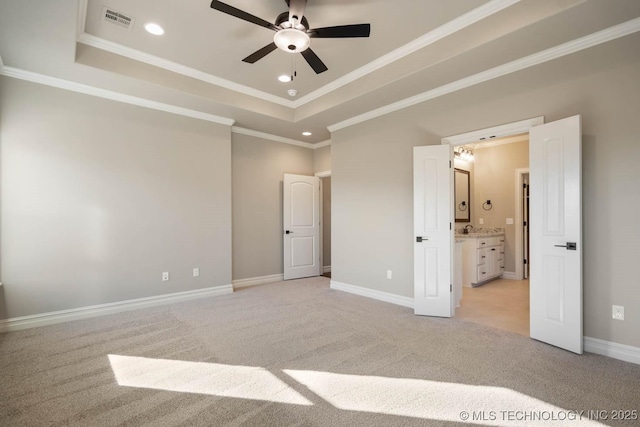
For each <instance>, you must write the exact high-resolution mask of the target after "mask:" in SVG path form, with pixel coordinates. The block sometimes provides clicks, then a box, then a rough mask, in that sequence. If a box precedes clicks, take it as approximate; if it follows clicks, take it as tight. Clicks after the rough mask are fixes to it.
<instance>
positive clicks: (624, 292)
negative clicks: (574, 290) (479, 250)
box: [331, 35, 640, 346]
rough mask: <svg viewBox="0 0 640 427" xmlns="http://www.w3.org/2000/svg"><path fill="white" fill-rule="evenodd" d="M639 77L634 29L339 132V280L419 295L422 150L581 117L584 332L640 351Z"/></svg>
mask: <svg viewBox="0 0 640 427" xmlns="http://www.w3.org/2000/svg"><path fill="white" fill-rule="evenodd" d="M639 75H640V36H638V35H634V36H629V37H626V38H624V39H621V40H619V41H616V42H615V45H614V47H612V44H611V43H608V44H605V45H602V46H599V47H595V48H592V49H589V50H587V51H584V52H580V53H577V54H573V55H570V56H568V57H565V58H563V59H559V60H555V61H553V62H550V63H547V64H544V65H540V66H536V67H534V68H531V69H528V70H525V71H521V72H518V73H515V74H511V75H508V76H505V77H502V78H500V79H497V80H493V81H491V82H487V83H484V84H481V85H477V86H474V87H472V88H468V89H465V90H462V91H459V92H456V93H454V94H450V95H447V96H444V97H441V98H438V99H435V100H432V101H429V102H426V103H423V104H420V105H416V106H413V107H410V108H406V109H404V110H401V111H397V112H394V113H390V114H387V115H385V116H383V117H380V118H377V119H374V120H370V121H367V122H364V123H360V124H358V125H354V126H351V127H349V128H345V129H342V130H339V131H337V132H334V133H333V134H332V136H331V140H332V168H331V169H332V181H333V182H332V184H333V188H332V197H333V216H332V219H333V223H332V226H333V252H332V277H333V279H334V280H336V281H338V282H343V283H347V284H352V285H356V286H361V287H365V288H370V289H374V290H380V291H384V292H389V293H392V294H397V295H402V296H407V297H412V296H413V231H412V230H413V226H412V224H413V192H412V147H413V146H420V145H431V144H439V143H440V139H441V138H442V137H445V136H449V135H456V134H459V133H464V132H468V131H472V130H476V129H483V128H487V127H490V126H496V125H500V124H503V123H509V122H514V121H518V120H522V119H526V118H531V117H536V116H540V115H544V116H545V118H546V121H548V122H550V121H554V120H558V119H561V118H564V117H568V116H572V115H575V114H581V115H582V118H583V159H582V161H583V174H584V179H583V187H584V189H583V197H584V199H583V209H584V223H583V225H584V240H583V242H584V247H585V250H584V314H585V329H584V330H585V335H586V336H590V337H594V338H599V339H603V340H608V341H612V342H617V343H621V344H627V345H632V346H640V334H638V330H640V310H638V307H640V287H639V286H638V285H637V284H638V274H637V271H636V269H635V268H634V266H635V265H636V264H637V253H638V250H637V240H638V236H640V222H638V221H629V212H636V211H638V210H640V196H639V195H640V192H638V190H637V189H638V188H640V173H638V168H637V166H635V163H637V160H638V159H639V158H640V144H638V136H637V135H638V130H637V121H638V111H640V85H639V84H638V76H639ZM387 269H392V270H393V279H392V280H388V279H386V277H385V272H386V270H387ZM612 304H620V305H624V306H625V308H626V309H627V310H626V312H625V321H622V322H621V321H614V320H612V319H611V305H612Z"/></svg>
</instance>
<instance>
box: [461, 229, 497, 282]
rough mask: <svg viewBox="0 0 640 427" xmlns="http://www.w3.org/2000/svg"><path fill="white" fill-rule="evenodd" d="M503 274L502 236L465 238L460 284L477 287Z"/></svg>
mask: <svg viewBox="0 0 640 427" xmlns="http://www.w3.org/2000/svg"><path fill="white" fill-rule="evenodd" d="M502 273H504V234H500V235H492V236H483V237H466V238H464V243H463V246H462V284H463V285H464V286H478V285H482V284H484V283H486V282H488V281H489V280H492V279H496V278H498V277H500V276H502Z"/></svg>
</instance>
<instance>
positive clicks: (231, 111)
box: [0, 0, 640, 143]
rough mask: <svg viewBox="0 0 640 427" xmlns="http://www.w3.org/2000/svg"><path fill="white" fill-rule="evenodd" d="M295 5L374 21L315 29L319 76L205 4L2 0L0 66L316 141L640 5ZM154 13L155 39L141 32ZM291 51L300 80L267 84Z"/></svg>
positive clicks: (268, 14)
mask: <svg viewBox="0 0 640 427" xmlns="http://www.w3.org/2000/svg"><path fill="white" fill-rule="evenodd" d="M225 3H227V4H229V5H232V6H234V7H237V8H239V9H242V10H245V11H247V12H249V13H251V14H253V15H256V16H258V17H260V18H263V19H265V20H267V21H270V22H272V21H274V20H275V18H276V16H277V15H278V14H280V13H282V12H285V11H286V10H287V7H286V3H285V1H284V0H263V1H255V0H226V1H225ZM104 6H108V7H109V8H110V9H113V10H116V11H118V12H121V13H124V14H126V15H129V16H132V17H133V18H135V22H134V24H133V26H132V27H131V28H130V29H125V28H122V27H119V26H117V25H114V24H112V23H109V22H106V21H105V20H104V19H103V18H102V10H103V7H104ZM305 15H306V17H307V19H308V20H309V22H310V24H311V27H312V28H317V27H325V26H332V25H344V24H358V23H371V37H370V38H356V39H312V40H311V43H312V44H311V47H312V49H313V50H314V51H315V52H316V53H317V54H318V56H319V57H320V58H321V59H322V60H323V61H324V62H325V64H326V65H327V66H328V68H329V70H328V71H327V72H325V73H322V74H320V75H316V74H315V73H314V72H313V71H312V70H311V68H310V67H309V66H308V65H307V64H306V62H305V61H304V60H303V58H302V57H301V56H300V55H298V54H293V55H291V54H289V53H286V52H282V51H278V50H276V51H274V52H272V53H271V54H269V55H268V56H267V57H265V58H263V59H261V60H260V61H258V62H257V63H255V64H246V63H244V62H242V58H244V57H246V56H247V55H249V54H251V53H253V52H254V51H256V50H257V49H259V48H261V47H263V46H265V45H267V44H269V43H270V42H271V41H272V39H273V34H274V33H273V31H271V30H268V29H266V28H262V27H259V26H257V25H254V24H251V23H249V22H246V21H242V20H240V19H237V18H235V17H233V16H230V15H227V14H224V13H221V12H219V11H216V10H213V9H211V8H210V1H208V0H180V1H176V0H136V1H133V2H132V1H130V0H55V1H53V0H49V1H46V2H43V1H42V0H20V1H15V0H0V57H1V58H2V61H3V63H4V65H5V67H4V68H3V70H0V72H1V73H3V74H8V75H11V73H14V74H15V73H18V71H19V72H20V73H22V75H24V74H25V72H27V73H37V76H45V77H44V78H45V79H49V80H51V78H57V79H62V80H61V81H64V82H70V83H69V84H72V85H75V86H74V87H75V88H76V89H77V88H78V87H80V86H78V85H83V86H82V88H84V87H89V88H92V89H91V90H93V92H94V93H97V92H98V91H108V92H109V93H111V94H113V93H115V94H120V95H124V96H127V97H134V98H135V99H142V100H145V101H147V102H152V103H155V104H157V105H168V106H172V107H173V108H176V107H177V108H180V109H183V110H188V111H190V112H195V113H194V114H200V115H206V116H207V117H209V116H212V117H213V116H218V117H221V118H228V119H231V120H233V121H235V123H236V125H237V126H239V127H243V128H247V129H251V130H254V131H258V132H266V133H269V134H273V135H277V136H279V137H282V138H289V139H294V140H298V141H305V142H310V143H317V142H321V141H324V140H327V139H329V138H330V133H329V131H328V130H327V127H330V126H331V125H335V124H336V123H340V122H344V121H345V120H349V119H351V118H352V117H354V116H359V115H366V114H368V113H369V112H371V111H372V110H375V109H379V108H385V106H387V105H389V104H392V103H398V102H400V103H403V102H406V100H407V98H410V97H413V96H415V95H418V94H424V93H425V92H429V93H431V92H433V93H438V91H443V88H447V90H450V89H451V88H452V87H453V88H454V89H452V90H455V87H456V85H458V86H460V87H461V88H462V87H464V85H459V82H464V81H465V79H468V78H470V76H474V75H478V73H483V72H487V70H492V69H496V70H497V69H502V68H505V64H509V63H512V62H513V61H517V60H519V59H521V58H524V57H527V56H529V55H535V54H538V53H539V52H542V51H545V50H547V49H551V51H553V50H554V48H556V47H557V46H559V45H562V44H563V43H567V42H571V41H573V40H577V39H580V38H583V37H586V36H589V35H590V34H593V33H596V32H598V31H602V30H605V29H607V28H611V27H614V26H616V25H619V24H622V23H625V22H627V23H629V21H631V20H634V19H636V20H637V19H638V17H639V16H640V2H639V1H637V0H607V1H604V0H520V1H519V0H405V1H403V2H393V1H385V0H350V1H343V0H309V2H308V6H307V9H306V12H305ZM151 21H152V22H156V23H159V24H161V25H162V26H163V27H164V29H165V30H166V33H165V35H163V36H152V35H150V34H148V33H147V32H145V31H144V29H143V25H144V24H145V23H146V22H151ZM638 24H639V25H637V26H638V27H640V22H638ZM634 25H635V24H634ZM633 28H635V26H634V27H633ZM633 31H637V29H634V30H632V31H631V32H633ZM578 44H579V43H578ZM555 50H556V51H560V52H561V50H560V49H555ZM292 57H293V58H295V65H296V69H297V78H296V79H295V80H294V81H293V82H290V83H281V82H279V81H277V77H278V76H279V75H280V74H288V73H289V71H290V69H291V66H292ZM500 67H502V68H500ZM15 70H18V71H15ZM18 74H19V73H18ZM494 74H496V75H498V74H499V73H494ZM29 76H31V74H29ZM29 78H31V77H29ZM38 78H42V77H38ZM33 79H36V78H35V77H34V78H33ZM36 80H37V79H36ZM56 82H58V81H56ZM58 83H59V82H58ZM64 84H67V83H64ZM64 84H63V83H60V84H58V86H60V85H63V86H64ZM289 88H295V89H296V90H297V91H298V94H297V96H296V97H295V98H291V97H289V96H288V95H287V89H289ZM443 93H446V91H443ZM113 98H115V97H113ZM425 99H428V97H425ZM155 104H154V105H155ZM303 130H310V131H312V132H313V136H311V137H304V136H302V135H301V132H302V131H303Z"/></svg>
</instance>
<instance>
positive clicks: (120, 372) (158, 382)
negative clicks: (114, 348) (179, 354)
mask: <svg viewBox="0 0 640 427" xmlns="http://www.w3.org/2000/svg"><path fill="white" fill-rule="evenodd" d="M109 362H110V363H111V369H112V370H113V373H114V375H115V377H116V381H117V382H118V385H121V386H126V387H139V388H149V389H155V390H167V391H176V392H183V393H196V394H207V395H212V396H221V397H234V398H240V399H251V400H262V401H269V402H276V403H287V404H292V405H305V406H309V405H313V404H312V403H311V402H310V401H309V400H307V399H306V398H305V397H304V396H302V395H301V394H300V393H298V392H296V391H295V390H294V389H292V388H291V387H289V386H288V385H287V384H286V383H284V382H283V381H282V380H280V379H278V377H276V376H275V375H273V374H272V373H271V372H269V371H267V370H266V369H264V368H256V367H250V366H233V365H223V364H218V363H202V362H185V361H181V360H166V359H150V358H146V357H132V356H119V355H114V354H110V355H109Z"/></svg>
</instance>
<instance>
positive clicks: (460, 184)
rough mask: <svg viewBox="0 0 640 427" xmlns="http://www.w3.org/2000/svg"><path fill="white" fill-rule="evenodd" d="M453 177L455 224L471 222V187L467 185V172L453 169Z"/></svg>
mask: <svg viewBox="0 0 640 427" xmlns="http://www.w3.org/2000/svg"><path fill="white" fill-rule="evenodd" d="M453 177H454V179H453V185H454V188H455V210H456V222H471V203H470V202H471V200H470V196H471V190H470V188H471V186H470V183H469V171H465V170H462V169H455V170H454V174H453Z"/></svg>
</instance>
